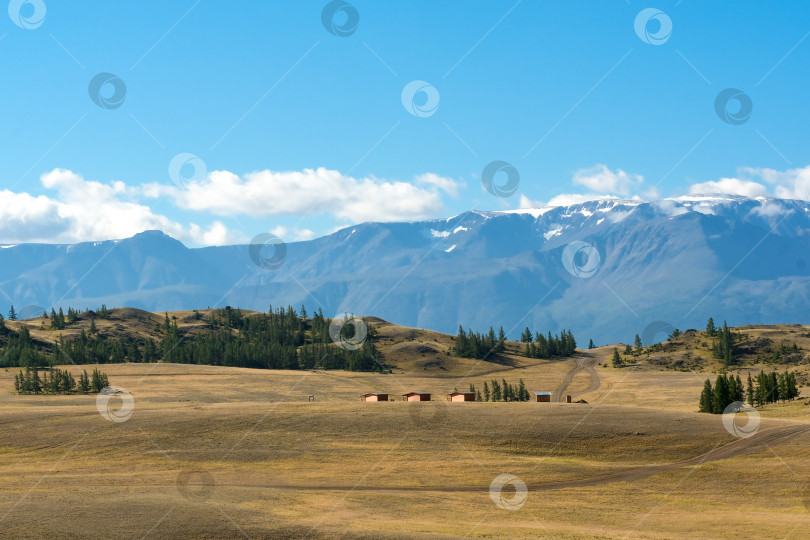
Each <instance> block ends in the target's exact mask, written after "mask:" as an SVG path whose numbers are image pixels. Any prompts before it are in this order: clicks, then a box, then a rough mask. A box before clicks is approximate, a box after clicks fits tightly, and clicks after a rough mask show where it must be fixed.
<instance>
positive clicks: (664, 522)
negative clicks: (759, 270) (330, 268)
mask: <svg viewBox="0 0 810 540" xmlns="http://www.w3.org/2000/svg"><path fill="white" fill-rule="evenodd" d="M378 328H379V332H380V336H379V339H380V343H381V346H380V348H381V350H383V351H384V352H385V355H386V359H387V361H388V362H390V364H391V366H392V369H391V373H385V374H379V373H351V372H343V371H339V372H338V371H304V372H295V371H268V370H249V369H238V368H228V367H213V366H192V365H176V364H115V365H103V366H100V367H101V368H102V369H103V370H104V371H105V372H106V373H107V374H108V376H109V379H110V384H112V385H115V386H118V387H121V388H123V389H125V390H126V391H128V392H129V393H131V394H132V396H133V399H134V400H133V402H132V403H131V404H127V403H126V402H125V401H122V400H121V399H120V398H118V397H112V398H110V399H109V401H108V402H107V403H103V402H102V403H99V402H98V399H97V396H94V395H68V396H59V395H46V396H34V395H17V394H16V393H15V392H14V388H13V376H14V375H15V374H16V373H17V370H14V369H8V370H6V371H0V486H2V489H0V536H2V537H3V538H65V537H74V536H83V537H90V538H132V539H141V538H313V539H315V538H425V539H427V538H463V537H469V538H538V537H541V538H546V537H548V538H594V539H595V538H720V537H736V538H807V537H808V536H810V407H808V406H807V404H808V403H809V402H810V397H808V390H807V388H803V392H802V397H800V398H799V399H798V400H796V401H793V402H791V403H788V404H778V405H770V406H764V407H762V408H760V414H761V424H760V425H759V428H758V430H757V431H756V433H755V434H754V435H753V436H751V437H744V438H738V437H736V436H734V435H732V434H731V433H730V431H729V430H727V429H726V427H724V425H723V418H722V416H721V415H710V414H701V413H698V412H696V411H697V400H698V396H699V393H700V389H701V387H702V384H703V380H704V379H705V378H707V377H710V378H712V379H713V378H714V376H715V375H714V373H711V371H712V370H711V366H710V365H708V364H706V365H703V366H701V367H696V368H695V369H691V370H688V371H678V370H673V369H665V368H662V367H660V366H656V365H654V363H651V362H639V363H638V365H635V366H630V367H625V368H614V367H611V366H609V364H610V362H609V360H610V357H611V354H612V352H613V346H607V347H601V348H597V349H592V350H582V351H579V352H578V354H577V355H576V356H575V357H574V358H571V359H565V360H554V361H549V360H530V359H527V358H523V357H519V356H513V357H509V358H507V361H506V362H502V363H493V362H484V361H476V360H466V359H460V358H456V357H452V356H448V355H447V354H446V348H447V347H448V344H449V341H448V340H449V339H450V338H449V337H448V336H443V335H441V334H434V333H431V332H423V331H416V330H413V329H403V328H401V327H395V326H393V325H387V324H384V323H382V322H380V324H379V325H378ZM804 330H805V331H806V330H807V329H806V328H804ZM763 331H771V330H757V329H751V330H750V332H752V333H755V332H763ZM779 331H780V332H781V331H782V330H779ZM784 331H785V332H789V330H784ZM696 354H698V353H696ZM698 356H699V354H698ZM92 367H94V366H82V368H88V369H89V368H92ZM67 369H69V370H71V371H72V372H73V373H74V375H75V376H78V374H79V372H80V369H79V367H77V366H67ZM769 369H770V368H769ZM701 371H704V372H701ZM756 371H757V372H758V368H757V369H756ZM741 376H742V377H743V379H744V378H745V377H746V376H747V370H746V369H743V370H742V371H741ZM501 378H505V379H506V380H507V381H508V382H510V383H514V384H516V383H517V382H518V380H519V379H520V378H522V379H523V380H524V381H525V383H526V386H527V388H528V389H529V390H530V391H550V392H553V394H554V398H555V399H559V398H562V397H564V396H565V395H572V397H573V401H574V403H570V404H567V403H561V402H552V403H534V402H528V403H526V402H523V403H520V402H516V403H477V402H473V403H457V402H448V401H447V400H446V395H447V393H448V392H450V391H453V390H454V389H458V390H466V389H467V388H468V387H469V384H470V383H473V384H475V385H476V387H480V386H481V385H482V384H483V382H484V381H485V380H487V381H489V380H491V379H498V380H500V379H501ZM408 391H426V392H432V393H433V400H434V401H431V402H404V401H401V398H400V397H399V396H400V395H401V394H404V393H405V392H408ZM365 392H389V393H390V394H391V395H392V399H395V401H390V402H381V403H366V402H361V401H360V395H361V394H362V393H365ZM309 396H314V401H313V402H310V401H309ZM580 400H582V401H584V403H577V401H580ZM98 405H102V406H103V407H105V409H104V410H105V411H113V412H115V411H118V410H120V411H123V412H124V413H126V414H122V416H121V417H120V418H117V419H118V420H125V421H121V422H117V421H110V420H108V419H106V418H105V417H104V416H103V415H102V414H101V413H100V410H99V408H98ZM128 407H130V408H131V410H124V409H127V408H128ZM129 413H131V416H130V417H129V418H126V419H125V417H126V415H128V414H129ZM744 422H745V419H743V423H744ZM502 474H508V475H514V477H517V482H507V483H506V486H505V487H504V488H503V489H502V490H500V491H499V490H498V485H497V483H496V484H495V485H494V486H493V481H495V480H496V477H499V475H502ZM502 478H503V477H502ZM508 478H512V477H508ZM520 482H522V483H524V484H525V486H526V489H525V493H524V492H523V491H522V485H521V484H520ZM515 486H517V487H515Z"/></svg>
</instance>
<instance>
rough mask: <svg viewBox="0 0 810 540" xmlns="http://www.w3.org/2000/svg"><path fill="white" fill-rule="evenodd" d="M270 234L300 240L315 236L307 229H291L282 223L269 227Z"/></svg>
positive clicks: (295, 240) (290, 239)
mask: <svg viewBox="0 0 810 540" xmlns="http://www.w3.org/2000/svg"><path fill="white" fill-rule="evenodd" d="M270 234H274V235H276V236H278V237H279V238H281V239H282V240H286V241H292V242H300V241H303V240H312V239H313V238H315V233H314V232H313V231H311V230H309V229H293V230H290V229H288V228H287V227H284V226H283V225H279V226H277V227H273V228H272V229H270Z"/></svg>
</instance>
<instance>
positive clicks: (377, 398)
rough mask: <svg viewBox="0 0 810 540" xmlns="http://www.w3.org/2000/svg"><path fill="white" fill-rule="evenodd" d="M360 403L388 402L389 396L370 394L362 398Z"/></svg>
mask: <svg viewBox="0 0 810 540" xmlns="http://www.w3.org/2000/svg"><path fill="white" fill-rule="evenodd" d="M360 401H388V394H386V393H383V392H370V393H368V394H363V395H362V396H360Z"/></svg>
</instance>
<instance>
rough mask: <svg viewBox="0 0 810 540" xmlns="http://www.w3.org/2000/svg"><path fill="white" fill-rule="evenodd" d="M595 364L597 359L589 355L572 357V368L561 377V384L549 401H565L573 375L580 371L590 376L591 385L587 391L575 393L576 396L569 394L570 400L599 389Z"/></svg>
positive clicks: (582, 354)
mask: <svg viewBox="0 0 810 540" xmlns="http://www.w3.org/2000/svg"><path fill="white" fill-rule="evenodd" d="M596 364H597V359H596V356H594V355H593V354H591V353H579V354H578V355H577V356H575V357H574V367H573V368H572V369H571V371H569V372H568V373H566V374H565V377H563V380H562V382H561V383H560V385H559V386H558V387H557V389H556V390H554V393H553V394H552V395H551V401H555V402H561V401H565V395H566V394H565V391H566V389H567V388H568V386H569V385H570V384H571V381H572V380H573V379H574V375H576V374H577V373H579V372H581V371H587V372H588V373H590V375H591V385H590V386H589V387H588V389H587V390H583V391H582V392H577V393H576V394H571V399H574V398H576V397H578V396H581V395H582V394H587V393H588V392H593V391H594V390H598V389H599V384H600V383H599V374H598V373H596Z"/></svg>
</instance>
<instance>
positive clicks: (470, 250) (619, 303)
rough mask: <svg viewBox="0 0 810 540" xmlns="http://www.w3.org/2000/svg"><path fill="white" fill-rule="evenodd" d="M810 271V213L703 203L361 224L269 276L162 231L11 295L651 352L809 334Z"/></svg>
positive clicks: (30, 253)
mask: <svg viewBox="0 0 810 540" xmlns="http://www.w3.org/2000/svg"><path fill="white" fill-rule="evenodd" d="M264 252H266V253H267V254H266V255H265V257H266V258H271V257H272V255H273V253H274V247H273V246H272V245H270V246H267V247H265V248H264ZM275 253H276V254H277V258H278V259H281V256H282V251H275ZM256 254H257V250H255V249H254V253H253V255H254V257H253V258H255V256H256ZM808 261H810V203H807V202H805V201H792V200H782V199H770V198H755V199H751V198H745V197H736V196H717V195H706V196H689V197H679V198H674V199H665V200H662V201H657V202H642V201H626V200H601V201H591V202H586V203H582V204H577V205H572V206H567V207H551V208H539V209H533V210H518V211H505V212H479V211H470V212H465V213H463V214H460V215H458V216H455V217H452V218H447V219H438V220H429V221H421V222H412V223H364V224H361V225H356V226H353V227H349V228H346V229H342V230H340V231H338V232H336V233H334V234H331V235H329V236H325V237H322V238H318V239H315V240H311V241H307V242H296V243H291V244H289V245H287V246H286V255H284V257H283V260H279V261H275V260H273V261H272V262H273V263H276V262H279V263H280V266H279V264H270V265H268V266H273V267H274V268H272V269H266V268H262V267H260V266H257V265H256V264H255V263H254V261H253V259H252V258H251V256H250V249H249V247H248V246H226V247H209V248H199V249H189V248H186V247H185V246H184V245H183V244H181V243H180V242H178V241H176V240H174V239H172V238H170V237H168V236H165V235H164V234H162V233H160V232H159V231H147V232H144V233H141V234H138V235H135V236H134V237H132V238H128V239H125V240H111V241H105V242H94V243H82V244H76V245H41V244H21V245H16V246H2V249H0V288H1V289H2V292H1V293H0V295H2V297H3V301H2V302H1V303H5V304H6V305H7V304H11V303H13V304H14V305H15V307H16V308H17V309H18V310H20V309H21V308H23V307H25V306H30V305H33V306H45V307H47V308H48V309H50V307H51V306H59V305H61V306H63V307H67V306H68V305H71V306H74V307H82V308H83V307H90V308H95V307H97V306H98V305H100V304H101V303H106V304H107V305H108V306H109V307H112V306H133V307H140V308H143V309H148V310H151V311H162V310H174V309H190V308H195V307H207V306H212V307H213V306H224V305H232V306H239V307H242V308H247V309H257V310H267V308H268V306H269V305H270V304H272V305H274V306H278V305H287V304H291V305H293V306H296V307H297V306H300V305H301V304H305V305H306V306H307V308H308V309H309V310H310V311H311V310H313V309H317V308H319V307H322V308H323V311H324V313H325V314H326V315H327V316H333V315H337V314H343V313H344V312H349V313H355V314H367V315H374V316H378V317H382V318H384V319H387V320H390V321H392V322H395V323H398V324H403V325H408V326H418V327H422V328H429V329H434V330H439V331H443V332H450V333H455V331H456V330H457V328H458V326H459V324H462V325H464V326H465V327H472V328H473V329H476V330H485V329H488V328H489V326H490V325H493V326H495V327H496V329H497V327H498V326H500V325H502V326H503V327H504V330H506V332H507V334H508V335H509V337H510V338H516V337H517V336H518V335H519V334H520V331H521V330H522V329H523V328H524V327H526V326H529V327H530V328H532V329H533V330H537V331H543V332H545V331H547V330H551V331H552V332H553V333H556V332H558V331H559V330H560V329H561V328H570V329H572V330H573V332H574V334H575V336H577V338H578V339H579V340H580V342H581V343H580V344H581V345H585V344H587V340H588V338H593V339H594V341H595V342H596V343H597V344H600V343H609V342H615V341H619V340H623V341H628V340H632V338H633V336H634V334H636V333H638V334H640V335H642V336H643V338H644V339H645V340H646V341H648V342H649V341H651V340H652V339H653V337H654V334H656V331H659V332H658V334H659V335H658V336H655V337H656V338H657V339H660V338H661V337H662V334H661V333H662V332H663V331H665V330H666V329H667V328H670V327H672V328H674V327H677V328H680V329H682V330H683V329H687V328H702V327H704V326H705V324H706V320H707V318H708V317H709V316H713V317H714V318H715V320H718V321H722V320H723V319H726V320H728V322H729V324H734V325H738V324H755V323H800V322H806V321H807V319H808V315H810V310H809V309H808V307H807V306H808V305H810V265H808ZM32 309H33V308H31V309H29V311H31V310H32Z"/></svg>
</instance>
